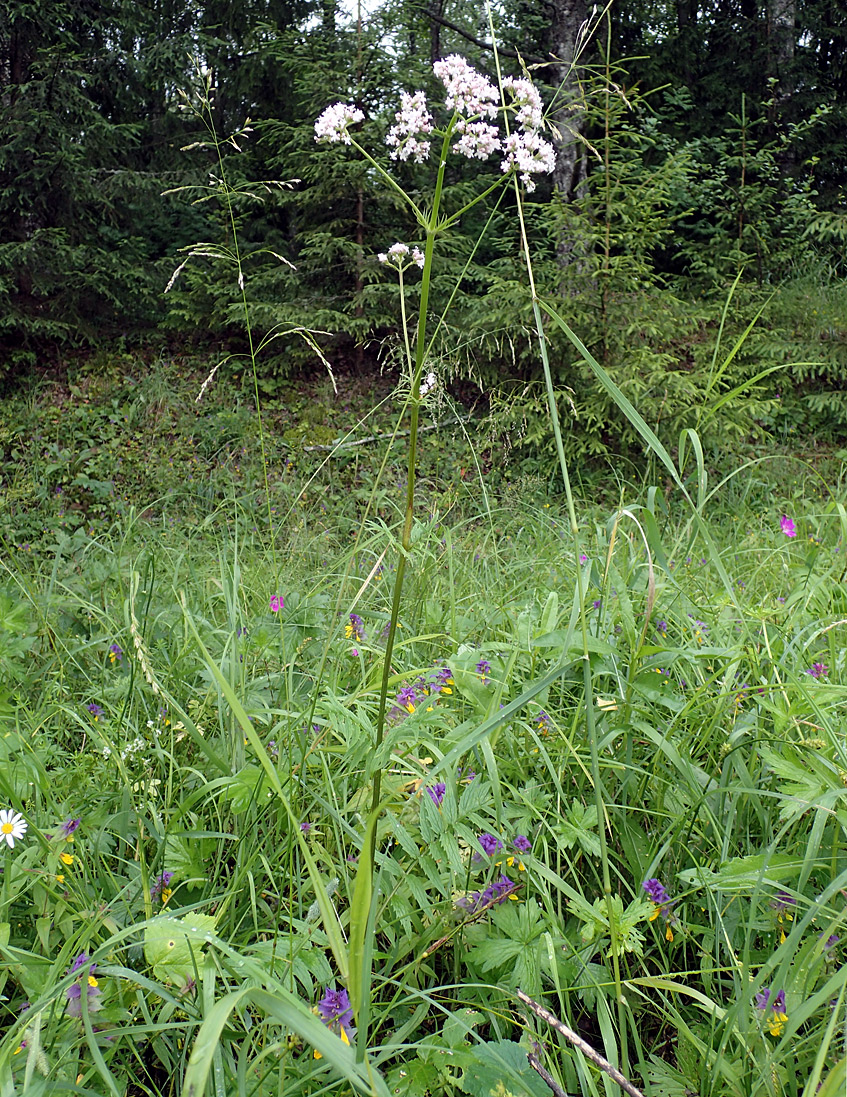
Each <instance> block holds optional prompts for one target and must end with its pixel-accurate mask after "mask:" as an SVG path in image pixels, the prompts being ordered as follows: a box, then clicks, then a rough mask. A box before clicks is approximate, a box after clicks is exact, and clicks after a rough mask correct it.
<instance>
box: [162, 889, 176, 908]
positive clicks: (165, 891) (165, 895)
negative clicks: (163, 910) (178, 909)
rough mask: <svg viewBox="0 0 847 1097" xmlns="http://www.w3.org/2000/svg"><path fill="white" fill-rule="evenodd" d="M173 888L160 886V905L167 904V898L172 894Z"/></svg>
mask: <svg viewBox="0 0 847 1097" xmlns="http://www.w3.org/2000/svg"><path fill="white" fill-rule="evenodd" d="M173 893H174V892H173V888H162V906H163V907H164V906H167V903H168V900H169V899H170V897H171V896H172V895H173Z"/></svg>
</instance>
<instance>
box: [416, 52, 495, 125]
mask: <svg viewBox="0 0 847 1097" xmlns="http://www.w3.org/2000/svg"><path fill="white" fill-rule="evenodd" d="M432 71H433V72H434V73H435V75H436V76H437V77H438V79H439V80H440V81H441V82H442V84H443V85H444V87H445V88H446V89H447V109H448V110H455V111H458V112H459V114H464V115H466V116H467V117H471V116H472V115H475V114H481V115H482V116H483V117H484V118H493V117H494V115H495V114H496V113H497V106H496V103H497V99H498V95H497V89H496V88H495V87H494V85H493V84H492V83H491V81H490V80H489V79H488V77H487V76H483V75H482V73H481V72H477V71H476V69H475V68H473V67H472V66H471V65H469V64H468V63H467V61H466V60H465V59H464V57H460V56H459V54H458V53H451V54H450V56H449V57H447V58H445V60H443V61H436V62H435V64H434V65H433V66H432Z"/></svg>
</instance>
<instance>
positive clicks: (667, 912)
mask: <svg viewBox="0 0 847 1097" xmlns="http://www.w3.org/2000/svg"><path fill="white" fill-rule="evenodd" d="M642 887H643V888H644V890H645V891H646V892H647V895H648V897H649V898H650V899H651V901H652V902H653V913H652V914H651V915H650V921H651V922H655V921H656V919H657V918H659V917H661V918H663V919H664V921H665V923H666V926H665V940H666V941H672V940H673V929H672V928H671V927H672V925H673V923H674V922H675V921H676V917H675V915H674V913H673V911H672V910H671V905H672V903H673V900H672V899H671V897H670V895H668V893H667V891H666V890H665V887H664V885H663V884H662V883H661V881H660V880H656V879H655V878H652V879H650V880H645V881H644V883H643V884H642Z"/></svg>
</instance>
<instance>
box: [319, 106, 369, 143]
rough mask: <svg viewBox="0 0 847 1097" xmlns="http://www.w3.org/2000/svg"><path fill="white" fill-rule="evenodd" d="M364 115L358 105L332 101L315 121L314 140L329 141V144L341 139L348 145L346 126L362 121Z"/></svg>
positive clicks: (348, 138) (348, 137)
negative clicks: (353, 105)
mask: <svg viewBox="0 0 847 1097" xmlns="http://www.w3.org/2000/svg"><path fill="white" fill-rule="evenodd" d="M364 117H365V116H364V114H362V112H361V111H360V110H359V108H358V107H352V106H350V104H349V103H333V104H332V106H331V107H327V108H326V110H325V111H324V112H323V113H322V114H321V115H320V117H319V118H318V120H317V121H316V122H315V140H316V141H329V142H330V143H331V144H334V143H336V142H337V141H343V142H344V144H345V145H349V144H350V134H349V133H348V132H347V127H348V126H350V125H352V124H353V123H354V122H361V121H363V120H364Z"/></svg>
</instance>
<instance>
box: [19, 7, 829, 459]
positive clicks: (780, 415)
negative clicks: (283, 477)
mask: <svg viewBox="0 0 847 1097" xmlns="http://www.w3.org/2000/svg"><path fill="white" fill-rule="evenodd" d="M494 29H495V31H496V36H497V39H498V41H499V46H500V53H501V59H502V63H503V66H504V70H505V71H507V72H508V71H512V72H513V73H515V74H517V75H519V74H520V72H521V68H522V65H526V66H527V67H528V68H529V70H530V71H531V73H532V76H533V78H534V79H535V80H536V81H537V82H538V83H539V84H540V86H541V87H542V89H543V91H544V95H545V102H546V103H548V104H549V110H548V113H547V118H548V122H549V127H548V136H549V137H550V138H551V139H552V140H553V141H554V143H555V146H556V169H555V171H554V172H553V174H552V176H547V177H542V182H541V185H540V186H539V188H538V190H537V191H536V192H535V193H534V194H532V195H531V196H530V202H529V204H528V210H527V214H528V229H529V233H530V244H531V248H532V251H533V254H534V256H535V261H536V264H537V268H536V278H537V281H538V286H539V292H540V294H541V295H542V296H547V297H548V298H549V299H551V300H553V301H555V305H556V307H557V308H558V309H560V310H561V314H562V316H563V318H564V319H566V320H567V322H569V323H570V324H571V325H572V327H573V328H574V329H575V330H577V331H578V332H579V333H580V336H581V338H582V339H583V341H584V343H585V344H586V346H587V347H588V348H589V350H591V351H592V352H593V353H594V354H595V356H596V357H597V358H598V360H599V361H601V362H602V364H603V365H604V367H605V368H606V369H607V370H608V371H609V373H610V375H611V376H612V378H613V379H614V380H615V381H616V382H617V384H618V385H619V386H620V387H621V389H622V391H623V392H624V393H625V395H627V396H628V397H629V398H630V399H631V400H632V401H633V403H635V405H636V406H637V407H638V408H639V409H640V410H641V412H642V414H643V415H644V417H645V419H646V420H647V422H648V423H650V424H651V425H652V426H653V427H654V428H655V429H656V430H657V432H658V434H659V435H660V437H662V438H663V439H667V438H671V439H673V438H675V437H677V436H678V432H679V430H680V428H681V427H682V426H685V425H697V426H698V428H699V430H700V431H701V434H702V436H703V439H704V441H705V442H706V443H707V444H708V442H709V441H710V440H716V439H717V438H720V439H722V440H724V441H725V440H727V439H728V438H733V437H734V438H736V439H737V440H739V439H749V438H750V437H751V436H753V437H755V436H756V434H757V433H758V434H761V432H762V431H768V432H770V434H771V435H772V436H776V437H777V438H780V437H787V436H789V435H791V434H796V435H797V436H798V437H800V438H802V439H803V440H804V442H805V441H808V440H809V439H816V440H827V439H839V440H840V439H841V438H843V435H844V432H845V430H846V429H847V393H845V385H844V380H845V371H846V370H847V342H846V339H845V327H846V326H847V325H845V316H847V297H845V289H844V281H843V277H844V273H845V267H844V263H845V260H844V244H845V241H846V240H847V215H846V214H845V210H844V185H845V176H846V175H847V12H845V9H844V7H843V5H841V4H838V3H836V2H834V0H767V2H761V0H719V2H708V3H702V4H697V3H694V2H693V0H674V2H667V3H656V2H647V0H622V2H620V3H615V4H612V5H610V6H609V7H608V9H604V10H602V11H601V10H600V9H598V8H597V7H595V8H593V9H590V8H588V6H587V5H586V4H585V3H584V2H583V0H553V2H551V3H540V2H536V0H504V2H502V3H500V4H497V5H496V6H495V8H494ZM490 37H491V34H490V29H489V27H488V25H487V17H486V16H485V13H484V11H483V9H482V8H480V7H479V6H478V5H472V4H466V3H463V2H461V0H456V2H453V3H449V4H448V3H447V2H446V0H432V2H431V3H429V5H426V4H416V3H412V2H408V0H402V2H401V0H390V2H388V3H384V4H380V5H372V6H369V7H368V8H367V10H363V9H359V10H355V9H353V10H351V9H349V8H348V9H343V8H340V7H338V6H337V5H336V4H335V3H333V2H331V0H321V2H318V0H295V2H288V0H285V2H281V0H239V2H238V3H233V2H211V3H188V4H186V3H183V2H181V0H180V2H179V3H177V2H172V0H159V2H147V3H133V4H130V3H124V2H106V3H101V2H97V3H94V2H88V0H74V2H73V3H62V2H59V3H56V2H50V3H46V2H36V3H18V2H8V0H7V2H5V3H3V4H2V22H0V100H1V101H2V118H1V119H0V223H2V224H3V226H4V236H3V241H2V243H0V317H2V318H1V319H0V376H2V377H5V378H6V379H7V380H12V379H14V378H16V377H17V378H19V377H21V376H22V375H26V374H27V373H28V372H29V371H31V370H32V369H33V368H34V367H36V366H43V365H44V364H45V363H50V362H56V361H59V360H61V359H62V357H63V355H67V354H68V353H71V354H73V353H76V352H78V351H79V350H80V349H85V348H88V350H96V348H98V347H108V348H111V349H112V350H114V349H116V348H117V349H118V350H120V349H122V348H124V349H125V348H129V347H136V348H137V347H140V346H142V345H146V346H147V347H148V348H152V350H153V351H154V352H155V351H156V350H157V349H159V350H161V349H162V348H163V347H166V348H171V349H173V348H174V347H175V346H181V347H183V348H185V347H186V346H189V347H191V348H195V349H196V348H201V349H202V348H206V349H213V350H214V351H215V352H217V351H218V350H219V349H220V348H221V346H223V347H224V349H225V350H235V351H238V350H240V349H241V350H243V349H244V335H243V311H242V297H241V289H240V287H239V286H238V285H237V283H236V280H235V279H234V278H233V276H232V271H231V269H230V268H227V267H226V265H223V264H220V263H218V262H216V261H215V257H214V255H210V254H208V252H209V251H212V252H214V251H215V249H226V248H232V246H233V243H234V241H233V239H232V225H231V224H230V221H229V213H228V211H227V209H226V208H225V204H221V203H220V202H219V201H218V197H219V195H218V194H216V192H215V180H216V179H217V176H218V175H219V173H220V165H219V164H218V162H217V152H216V150H215V149H214V148H213V147H211V146H210V145H209V143H208V136H209V134H208V130H207V129H206V125H207V124H208V123H210V122H211V123H212V125H213V126H214V129H215V132H216V134H217V135H218V137H219V139H225V138H227V137H228V136H231V135H235V134H237V133H240V135H241V136H239V137H236V138H234V140H233V142H232V143H229V144H225V145H224V146H223V149H224V160H223V167H224V171H225V174H226V177H227V179H228V181H229V184H230V185H231V186H232V187H234V188H235V189H236V191H237V192H240V193H236V195H235V199H234V202H235V208H236V220H235V227H236V230H237V237H238V247H239V248H240V250H241V255H242V258H243V260H244V264H243V270H244V277H245V280H246V292H247V296H248V298H249V301H250V306H251V311H252V322H253V325H254V328H255V333H256V336H257V339H258V340H261V339H262V338H263V337H264V336H266V335H267V334H268V333H273V334H275V335H276V336H279V337H278V338H274V339H271V340H270V341H269V342H268V343H267V346H266V348H265V350H264V351H263V354H262V355H261V356H260V359H259V362H258V368H259V375H260V378H259V379H260V384H261V389H262V394H263V395H264V396H266V397H271V398H272V397H273V396H274V395H275V394H278V393H279V391H280V386H281V385H282V384H284V383H285V381H286V380H287V379H288V378H291V377H293V376H296V375H297V374H298V373H299V372H301V371H303V370H304V369H309V368H311V367H312V366H313V364H314V363H315V362H316V361H317V359H316V356H315V353H314V351H313V349H312V347H311V345H309V343H307V342H304V341H302V340H300V339H297V338H296V337H290V338H288V337H283V336H285V334H286V333H287V332H289V331H290V330H292V329H303V328H307V329H312V330H313V331H315V332H317V333H318V334H317V335H316V339H317V342H318V343H319V345H320V346H321V347H322V349H323V350H324V352H325V353H326V354H327V355H328V356H329V358H330V360H334V361H335V362H336V364H339V363H341V364H343V363H349V364H352V365H353V366H355V367H356V368H357V369H358V370H359V371H361V370H362V369H363V367H364V366H365V363H366V362H367V363H368V364H370V365H372V364H373V362H374V361H375V360H376V359H377V358H378V357H379V356H380V354H381V353H382V351H383V350H384V348H385V346H386V339H387V337H388V338H390V337H391V336H392V335H395V334H396V331H397V313H396V307H395V298H394V293H395V290H394V287H393V286H392V285H391V284H390V280H389V281H387V280H386V279H384V278H383V277H382V271H381V270H380V267H379V264H378V263H377V262H376V253H377V252H378V251H380V250H382V249H384V248H385V247H387V246H388V244H390V243H391V242H392V241H393V240H396V239H399V240H405V239H407V238H409V237H410V233H412V232H414V229H413V227H412V226H411V224H410V220H409V216H408V214H407V212H405V211H404V209H403V208H402V207H401V205H400V204H398V202H397V200H396V198H395V197H394V195H393V194H392V192H391V191H390V189H388V188H386V187H384V186H383V185H382V184H381V183H380V182H379V180H378V178H377V177H376V176H375V174H374V173H373V171H372V170H371V168H370V167H369V165H368V164H367V163H365V162H363V161H362V160H361V158H359V157H357V156H355V155H348V156H341V157H339V156H337V155H336V153H335V151H334V150H333V149H329V148H327V147H326V146H321V145H316V143H315V140H314V131H313V122H314V119H315V118H316V117H317V115H318V114H319V113H320V111H321V110H323V108H324V107H325V106H326V105H327V104H328V103H330V102H334V101H337V100H339V99H341V100H344V101H350V102H354V103H355V104H356V105H357V106H358V107H360V108H361V109H362V110H363V112H364V115H365V121H364V122H363V123H362V124H361V127H360V128H361V130H362V132H361V133H359V134H357V137H358V139H359V140H360V141H362V142H363V143H364V144H366V145H367V146H368V147H370V148H372V149H373V150H378V149H380V148H381V149H382V150H383V152H382V153H379V152H378V151H377V152H376V155H377V156H382V158H383V160H384V162H385V165H386V166H388V165H389V164H390V161H389V160H388V152H389V150H388V149H387V148H386V147H385V145H384V143H383V140H382V139H383V137H384V135H385V132H386V131H387V129H388V127H389V126H390V125H391V123H392V122H393V112H394V110H395V109H396V101H397V97H398V93H399V92H400V91H401V90H403V89H405V90H414V89H416V88H423V89H424V90H432V83H433V79H434V77H433V75H432V62H433V60H434V59H436V58H437V57H439V56H446V55H447V54H449V53H451V52H457V51H458V52H461V53H462V54H464V55H465V56H467V57H468V59H469V60H470V61H471V62H472V63H473V64H475V65H477V66H478V67H480V68H482V69H483V70H484V71H485V70H487V69H488V70H490V69H491V68H492V65H493V54H492V49H491V44H490V41H489V39H490ZM207 81H209V82H210V85H211V87H212V88H213V89H214V90H213V94H212V99H211V113H210V114H208V115H206V116H205V117H204V115H203V113H202V111H201V112H200V113H198V112H197V110H196V109H194V108H196V107H197V106H198V104H199V101H200V98H199V97H200V96H201V94H202V92H203V88H204V86H205V84H206V82H207ZM197 142H205V143H204V144H196V143H197ZM192 146H194V147H192ZM459 160H460V162H458V163H455V164H453V165H451V167H450V171H449V173H448V177H447V181H446V184H447V189H446V191H445V202H446V203H447V204H448V205H449V204H451V203H459V202H461V201H462V196H463V195H466V194H469V193H471V192H473V193H477V189H476V188H478V187H481V186H482V185H483V184H484V183H485V182H486V180H487V179H488V178H489V177H491V178H493V175H492V173H496V172H497V169H498V165H497V164H496V163H492V164H489V163H486V162H480V161H478V160H468V159H464V158H459ZM392 169H393V170H399V172H400V177H401V180H402V182H403V184H404V186H406V187H407V188H408V189H409V190H410V192H411V193H413V194H414V193H417V188H419V187H420V186H424V185H425V180H426V175H425V174H424V175H421V174H420V173H421V172H425V171H426V169H425V168H424V167H418V166H417V165H415V164H413V163H410V164H403V165H400V166H399V169H398V165H392ZM261 181H265V182H264V184H263V183H262V182H261ZM270 181H274V182H270ZM210 183H211V188H210ZM498 196H499V205H498V204H497V202H498ZM513 205H514V197H513V196H511V195H510V194H508V193H506V192H503V193H499V192H498V194H495V195H493V196H492V198H491V200H490V202H489V203H488V204H486V203H482V204H480V205H478V206H476V207H475V208H474V210H473V211H472V213H471V214H470V215H469V216H467V217H466V218H464V219H463V220H462V221H461V222H460V223H459V224H457V225H456V226H455V227H454V229H453V230H451V232H450V234H449V236H447V237H446V239H445V240H444V241H443V243H442V244H441V245H440V250H439V265H438V268H437V270H436V271H435V274H434V279H433V287H432V294H433V303H434V306H435V307H436V308H437V307H438V306H439V305H443V304H444V303H445V302H446V300H447V298H448V296H449V295H450V294H451V293H452V292H453V288H454V286H455V284H456V282H457V280H458V284H459V290H458V293H457V294H456V296H455V298H454V300H453V304H452V309H451V312H450V315H449V317H448V320H447V323H446V324H445V325H444V326H443V327H442V329H441V340H440V346H437V347H436V348H435V349H436V351H437V352H438V354H439V357H440V358H442V359H443V368H444V369H445V370H446V371H447V372H449V373H453V374H454V375H457V376H461V377H463V378H469V379H471V380H474V381H476V382H477V383H478V384H480V386H481V387H483V388H485V389H486V390H487V391H488V392H489V394H490V395H491V397H492V399H493V401H494V406H495V408H496V410H497V415H498V426H499V427H500V428H501V429H506V430H509V429H510V428H511V429H513V432H514V434H515V436H516V440H517V442H518V443H519V444H522V445H525V446H529V447H533V446H535V445H537V444H538V443H539V442H540V441H543V439H544V438H545V437H546V420H545V416H546V411H545V406H544V397H543V392H542V389H541V387H540V385H535V384H534V382H537V381H538V380H539V378H540V373H539V366H538V363H537V360H536V355H535V352H534V349H533V348H532V339H531V330H532V325H531V303H530V294H529V291H528V288H527V278H526V274H525V271H524V268H523V265H522V259H521V255H520V240H519V235H518V231H517V228H516V225H517V222H516V220H515V218H514V216H513V212H514V211H513V208H512V207H513ZM495 206H496V208H495ZM486 223H488V228H487V230H486V233H485V235H484V237H483V238H482V240H481V242H478V241H479V237H480V232H481V229H482V227H483V225H485V224H486ZM201 241H202V242H205V243H207V244H208V245H209V248H208V249H207V253H206V254H205V255H199V256H198V255H196V254H195V255H194V256H193V257H192V258H191V260H190V261H189V262H188V264H187V265H186V266H185V267H184V269H183V270H182V271H181V273H180V276H179V278H178V279H177V281H176V282H175V284H174V285H173V288H172V289H171V291H170V293H169V294H168V296H167V297H163V291H164V289H165V286H166V285H167V284H168V282H169V279H170V278H171V275H172V274H173V272H174V269H175V268H176V267H177V266H178V265H179V264H180V263H182V261H183V260H184V259H185V258H186V254H185V252H184V251H181V249H187V248H190V247H191V246H192V245H195V244H197V243H198V242H201ZM736 280H737V283H736ZM734 283H735V288H734V290H731V287H732V286H733V284H734ZM416 292H417V287H416V286H415V285H412V286H409V287H407V293H408V294H409V295H410V296H411V298H412V299H414V297H415V294H416ZM730 294H731V307H730V308H728V309H727V308H726V303H727V298H728V295H730ZM722 317H723V322H724V326H725V338H727V339H729V340H730V341H729V343H728V344H727V345H728V346H732V343H733V341H734V340H735V339H736V338H737V337H738V336H739V335H741V334H743V333H744V332H745V331H746V329H747V327H748V325H749V324H750V322H751V321H753V320H755V324H754V326H753V328H752V330H751V331H750V332H749V333H748V335H747V337H746V339H744V341H743V343H742V345H741V346H740V347H739V348H738V350H737V352H736V353H735V355H734V356H733V357H732V359H731V362H730V364H729V366H728V368H727V369H726V370H725V371H724V372H723V374H722V376H721V377H720V378H719V383H715V377H714V371H713V369H711V368H710V362H711V361H712V358H713V354H714V334H715V332H716V331H717V329H718V328H719V326H720V324H721V320H722ZM551 340H552V347H551V367H552V369H553V376H554V381H555V384H556V386H557V391H558V393H559V394H560V395H563V396H564V397H565V398H566V399H567V400H568V401H569V402H570V404H571V407H572V410H573V412H574V426H573V429H572V430H570V431H569V432H568V438H567V444H568V446H569V448H570V450H571V451H572V452H573V451H576V452H577V453H578V454H580V455H583V454H584V455H597V454H601V453H604V452H608V451H609V450H613V451H618V452H620V451H623V450H626V449H627V448H631V447H632V445H633V444H636V445H637V446H640V441H639V440H638V438H637V436H636V434H635V433H634V431H633V430H632V428H631V426H630V424H629V423H628V422H627V420H626V419H625V418H624V417H623V416H622V414H621V413H620V411H619V410H618V409H617V408H616V406H615V404H614V402H613V401H612V400H611V399H610V397H609V396H608V394H607V393H606V392H604V391H603V390H602V388H601V387H600V386H599V385H598V384H597V382H596V380H595V379H594V377H593V375H592V374H591V372H590V371H589V370H588V369H587V367H586V365H585V363H584V362H583V361H582V360H581V358H580V357H579V355H577V354H576V352H575V351H574V350H573V349H572V347H571V346H570V344H569V343H568V342H567V341H566V340H564V338H561V339H559V340H558V341H557V338H556V336H555V335H551ZM239 368H240V367H239V366H238V365H237V364H235V365H233V366H232V368H231V371H230V372H231V373H237V372H238V370H239ZM224 376H226V371H225V372H224ZM736 390H737V395H736V397H734V398H730V399H726V396H727V394H728V393H730V392H736ZM718 401H720V402H721V403H720V410H721V414H720V416H717V415H714V414H711V412H712V411H713V410H714V409H715V405H716V403H717V402H718Z"/></svg>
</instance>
